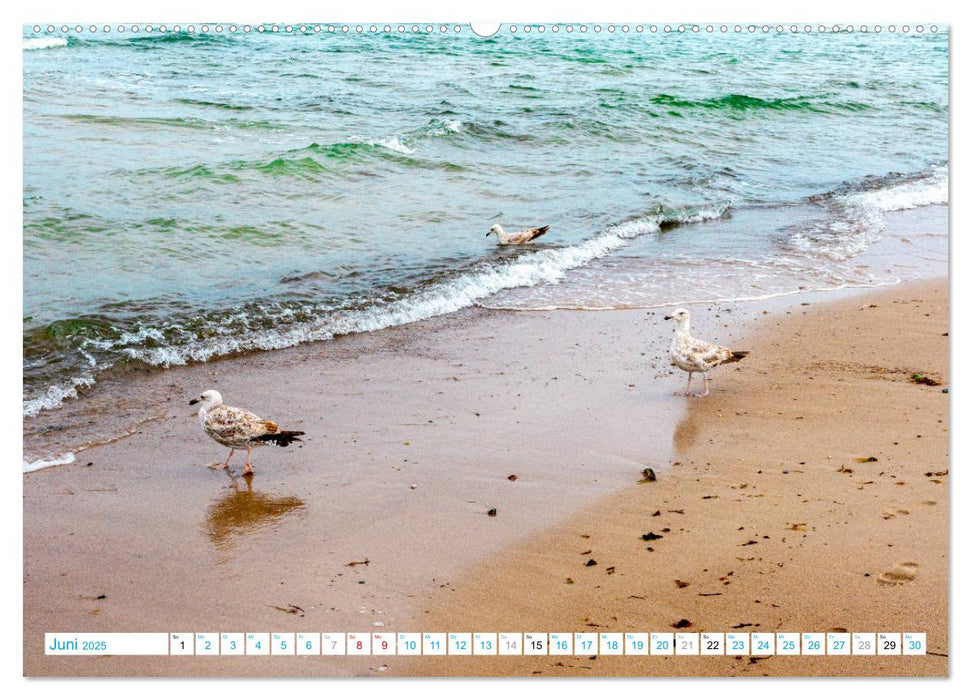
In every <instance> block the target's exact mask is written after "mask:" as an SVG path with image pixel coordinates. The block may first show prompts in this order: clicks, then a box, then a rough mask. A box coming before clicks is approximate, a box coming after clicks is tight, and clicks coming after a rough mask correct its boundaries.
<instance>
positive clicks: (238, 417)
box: [189, 389, 304, 474]
mask: <svg viewBox="0 0 971 700" xmlns="http://www.w3.org/2000/svg"><path fill="white" fill-rule="evenodd" d="M197 403H201V404H202V405H201V406H199V422H200V423H202V428H203V430H205V431H206V434H207V435H208V436H209V437H211V438H212V439H213V440H215V441H216V442H218V443H219V444H220V445H225V446H226V447H228V448H230V450H229V457H227V458H226V462H225V463H221V462H216V463H215V464H213V465H211V466H210V468H211V469H228V468H229V460H230V459H232V457H233V453H234V452H235V451H236V450H241V449H243V448H244V447H245V448H246V467H245V468H244V469H243V474H252V473H253V465H252V464H250V456H251V455H252V453H253V448H254V447H259V446H261V445H265V444H267V443H268V442H272V443H274V444H276V445H279V446H280V447H286V446H287V445H289V444H290V443H291V442H303V441H302V440H301V439H300V438H299V437H297V436H298V435H303V434H304V433H303V431H300V430H280V426H278V425H277V424H276V423H274V422H273V421H269V420H263V419H261V418H260V417H259V416H256V415H254V414H252V413H250V412H249V411H247V410H246V409H243V408H234V407H233V406H226V405H225V404H223V397H222V394H220V393H219V392H218V391H216V390H215V389H210V390H209V391H206V392H203V394H202V395H201V396H199V397H198V398H195V399H192V400H191V401H190V402H189V405H190V406H194V405H195V404H197Z"/></svg>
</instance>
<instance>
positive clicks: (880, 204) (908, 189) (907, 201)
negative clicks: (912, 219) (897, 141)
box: [843, 170, 948, 212]
mask: <svg viewBox="0 0 971 700" xmlns="http://www.w3.org/2000/svg"><path fill="white" fill-rule="evenodd" d="M947 185H948V180H947V171H946V170H943V172H934V173H932V174H931V176H930V177H927V178H922V179H919V180H912V181H909V182H902V183H900V184H897V185H891V186H890V187H886V188H882V189H876V190H867V191H865V192H858V193H855V194H850V195H846V196H845V197H843V201H844V202H845V203H846V204H847V205H849V206H858V207H864V208H867V209H876V210H877V211H881V212H887V211H900V210H902V209H916V208H917V207H924V206H928V205H931V204H947V203H948V192H947Z"/></svg>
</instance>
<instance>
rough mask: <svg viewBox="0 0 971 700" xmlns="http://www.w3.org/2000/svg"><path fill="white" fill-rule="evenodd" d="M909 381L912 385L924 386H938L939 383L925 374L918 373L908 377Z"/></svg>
mask: <svg viewBox="0 0 971 700" xmlns="http://www.w3.org/2000/svg"><path fill="white" fill-rule="evenodd" d="M910 381H912V382H913V383H914V384H926V385H927V386H940V384H941V383H940V382H939V381H937V380H936V379H931V378H930V377H928V376H927V375H926V374H921V373H920V372H914V373H913V374H912V375H910Z"/></svg>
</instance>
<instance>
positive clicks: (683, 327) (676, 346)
mask: <svg viewBox="0 0 971 700" xmlns="http://www.w3.org/2000/svg"><path fill="white" fill-rule="evenodd" d="M672 319H673V320H674V321H676V322H677V324H678V325H677V327H676V328H675V329H674V340H673V341H671V364H672V365H674V366H675V367H678V368H680V369H683V370H684V371H685V372H687V373H688V386H687V387H685V390H684V395H685V396H688V395H689V392H690V390H691V375H692V374H694V373H695V372H702V373H703V374H704V375H705V393H704V394H695V396H708V372H709V370H711V369H713V368H714V367H717V366H718V365H724V364H728V363H729V362H738V361H739V360H741V359H742V358H744V357H745V356H746V355H748V352H742V351H732V350H729V349H728V348H726V347H722V346H721V345H715V344H713V343H706V342H705V341H704V340H698V339H697V338H692V337H691V314H690V313H688V310H687V309H675V310H674V311H672V312H671V315H670V316H665V317H664V320H665V321H670V320H672Z"/></svg>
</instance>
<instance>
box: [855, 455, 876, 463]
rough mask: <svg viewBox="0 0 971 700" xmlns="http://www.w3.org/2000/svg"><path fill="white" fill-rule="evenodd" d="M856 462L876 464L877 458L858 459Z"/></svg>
mask: <svg viewBox="0 0 971 700" xmlns="http://www.w3.org/2000/svg"><path fill="white" fill-rule="evenodd" d="M856 461H857V462H859V463H860V464H866V463H867V462H876V461H877V458H876V457H857V458H856Z"/></svg>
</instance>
